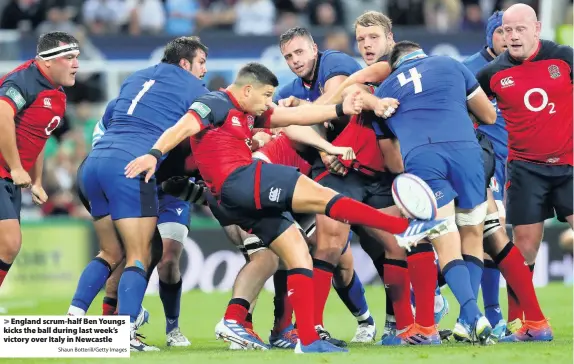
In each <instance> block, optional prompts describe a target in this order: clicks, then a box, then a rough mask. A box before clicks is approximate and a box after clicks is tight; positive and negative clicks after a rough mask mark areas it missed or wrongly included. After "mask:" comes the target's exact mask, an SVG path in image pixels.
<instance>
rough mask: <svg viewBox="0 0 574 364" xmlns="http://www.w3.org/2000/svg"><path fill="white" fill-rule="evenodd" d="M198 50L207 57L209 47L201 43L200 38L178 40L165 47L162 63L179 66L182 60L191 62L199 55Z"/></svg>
mask: <svg viewBox="0 0 574 364" xmlns="http://www.w3.org/2000/svg"><path fill="white" fill-rule="evenodd" d="M198 49H200V50H202V51H203V52H204V53H205V55H206V56H207V47H206V46H205V45H204V44H203V43H201V40H200V39H199V37H179V38H176V39H174V40H172V41H170V42H169V43H168V44H167V45H166V46H165V49H164V51H163V57H162V59H161V62H162V63H169V64H175V65H177V64H179V61H180V60H181V59H182V58H184V59H187V60H188V61H190V62H191V61H193V59H194V58H195V56H196V55H197V50H198Z"/></svg>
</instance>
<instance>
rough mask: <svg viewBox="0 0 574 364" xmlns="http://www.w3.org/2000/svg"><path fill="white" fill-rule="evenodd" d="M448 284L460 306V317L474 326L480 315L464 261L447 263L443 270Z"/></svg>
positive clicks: (457, 260) (458, 260) (456, 260)
mask: <svg viewBox="0 0 574 364" xmlns="http://www.w3.org/2000/svg"><path fill="white" fill-rule="evenodd" d="M442 273H443V275H444V278H445V280H446V283H447V284H448V286H449V287H450V290H451V291H452V293H453V294H454V297H456V300H457V301H458V303H459V304H460V315H459V317H460V318H461V319H463V320H464V321H465V322H466V323H468V324H471V325H472V324H473V323H474V320H475V319H476V317H477V316H478V315H480V314H481V313H480V310H479V309H478V305H477V303H476V297H475V296H474V294H473V292H472V286H471V283H470V274H469V272H468V268H467V267H466V264H465V263H464V261H463V260H462V259H455V260H452V261H450V262H449V263H447V265H445V267H444V268H443V270H442Z"/></svg>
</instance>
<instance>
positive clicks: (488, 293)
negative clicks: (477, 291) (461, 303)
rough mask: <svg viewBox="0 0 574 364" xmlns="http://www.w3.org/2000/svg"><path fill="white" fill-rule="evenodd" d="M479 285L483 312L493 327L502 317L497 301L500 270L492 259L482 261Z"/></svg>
mask: <svg viewBox="0 0 574 364" xmlns="http://www.w3.org/2000/svg"><path fill="white" fill-rule="evenodd" d="M481 285H482V299H483V301H484V314H485V315H486V318H487V319H488V321H489V322H490V324H491V325H492V327H494V326H496V324H498V323H499V322H500V320H502V319H503V317H502V312H501V310H500V303H499V301H498V295H499V293H500V271H499V270H498V268H497V267H496V264H495V263H494V262H493V261H492V260H485V261H484V272H483V273H482V281H481Z"/></svg>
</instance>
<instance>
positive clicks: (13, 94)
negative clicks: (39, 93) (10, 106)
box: [6, 87, 26, 110]
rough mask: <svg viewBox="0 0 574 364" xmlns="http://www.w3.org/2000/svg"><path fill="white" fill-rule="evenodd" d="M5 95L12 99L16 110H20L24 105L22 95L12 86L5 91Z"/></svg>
mask: <svg viewBox="0 0 574 364" xmlns="http://www.w3.org/2000/svg"><path fill="white" fill-rule="evenodd" d="M6 96H8V97H9V98H10V99H11V100H12V101H14V103H15V104H16V108H17V109H18V110H22V108H23V107H24V105H26V100H25V99H24V96H22V94H21V93H20V91H18V90H17V89H15V88H14V87H10V88H9V89H8V91H6Z"/></svg>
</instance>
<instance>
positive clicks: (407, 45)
mask: <svg viewBox="0 0 574 364" xmlns="http://www.w3.org/2000/svg"><path fill="white" fill-rule="evenodd" d="M417 49H421V46H420V45H419V44H418V43H415V42H411V41H410V40H403V41H400V42H398V43H395V45H394V46H393V50H392V51H391V54H390V56H389V64H390V65H391V68H393V69H394V68H395V64H396V63H397V62H398V60H399V59H401V57H402V56H404V55H405V54H407V53H410V52H413V51H416V50H417Z"/></svg>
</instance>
